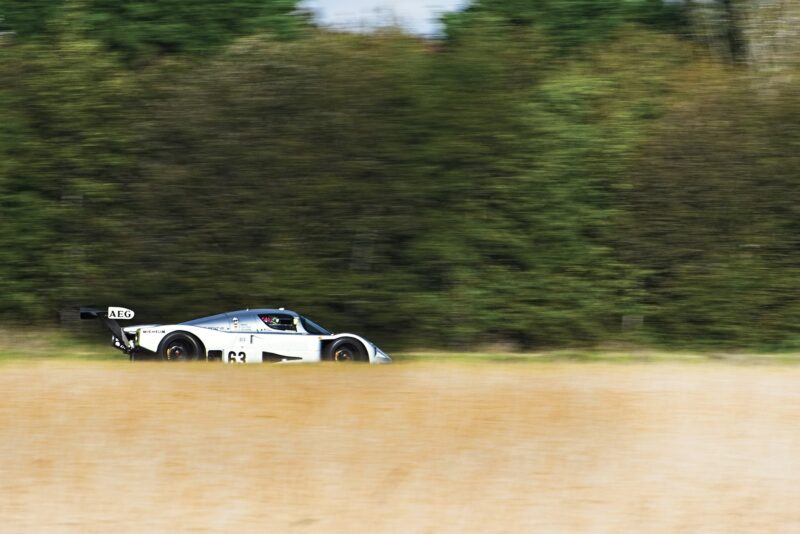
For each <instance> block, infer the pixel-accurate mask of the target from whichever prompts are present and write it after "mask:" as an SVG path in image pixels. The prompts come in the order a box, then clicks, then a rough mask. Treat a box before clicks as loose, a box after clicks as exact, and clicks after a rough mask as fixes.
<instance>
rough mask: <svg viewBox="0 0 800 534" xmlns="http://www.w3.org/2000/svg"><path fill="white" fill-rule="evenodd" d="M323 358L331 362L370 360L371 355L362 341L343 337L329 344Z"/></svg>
mask: <svg viewBox="0 0 800 534" xmlns="http://www.w3.org/2000/svg"><path fill="white" fill-rule="evenodd" d="M323 359H324V360H327V361H331V362H368V361H369V355H368V354H367V349H366V348H365V347H364V345H363V344H361V342H360V341H358V340H357V339H353V338H350V337H343V338H342V339H337V340H336V341H334V342H333V343H331V344H330V345H328V347H327V349H326V350H325V354H324V355H323Z"/></svg>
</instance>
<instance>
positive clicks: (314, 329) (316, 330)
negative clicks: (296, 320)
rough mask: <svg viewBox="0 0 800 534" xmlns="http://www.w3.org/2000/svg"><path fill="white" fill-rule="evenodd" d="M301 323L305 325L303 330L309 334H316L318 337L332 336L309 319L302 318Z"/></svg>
mask: <svg viewBox="0 0 800 534" xmlns="http://www.w3.org/2000/svg"><path fill="white" fill-rule="evenodd" d="M300 322H301V323H303V328H305V329H306V332H308V333H309V334H316V335H318V336H329V335H331V332H328V331H327V330H326V329H324V328H322V327H321V326H320V325H318V324H317V323H315V322H314V321H312V320H311V319H309V318H308V317H300Z"/></svg>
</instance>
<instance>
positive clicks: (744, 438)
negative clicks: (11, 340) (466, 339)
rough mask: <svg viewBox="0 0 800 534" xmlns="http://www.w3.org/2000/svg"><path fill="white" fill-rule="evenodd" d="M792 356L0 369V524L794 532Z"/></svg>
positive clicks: (798, 467) (106, 528)
mask: <svg viewBox="0 0 800 534" xmlns="http://www.w3.org/2000/svg"><path fill="white" fill-rule="evenodd" d="M798 383H800V368H796V367H790V366H754V365H744V366H742V365H733V364H730V363H724V364H720V363H716V364H714V363H706V364H674V363H673V364H663V363H659V364H608V363H591V364H587V363H583V364H576V363H551V364H529V365H503V364H489V363H480V364H474V365H467V364H459V363H449V364H419V363H410V364H401V365H393V366H386V367H379V368H373V367H366V366H329V365H316V366H296V367H289V366H283V367H275V366H248V367H224V366H218V365H185V366H167V365H156V364H136V365H129V364H127V363H102V362H52V361H50V362H40V363H33V364H24V363H6V364H4V365H2V366H0V391H2V395H3V397H2V401H0V473H2V476H0V518H2V521H0V530H2V531H3V532H32V531H36V532H41V531H45V532H46V531H55V532H59V531H75V532H77V531H80V532H146V531H151V532H152V531H161V532H171V531H191V532H205V531H228V532H267V531H272V532H287V531H288V532H345V531H347V532H534V531H538V532H542V531H550V532H555V531H558V532H562V531H581V532H587V531H588V532H594V531H597V532H619V531H645V530H646V531H665V532H667V531H698V530H701V531H704V532H731V531H750V532H772V531H798V530H800V507H798V506H797V503H798V502H800V426H798V425H797V421H798V420H800V388H798Z"/></svg>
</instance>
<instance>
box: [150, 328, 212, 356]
mask: <svg viewBox="0 0 800 534" xmlns="http://www.w3.org/2000/svg"><path fill="white" fill-rule="evenodd" d="M158 356H159V358H160V359H161V360H164V361H169V362H192V361H205V360H206V350H205V347H203V344H202V343H201V342H200V340H199V339H197V338H196V337H195V336H193V335H192V334H189V333H187V332H173V333H171V334H169V335H168V336H167V337H165V338H164V339H163V340H161V344H160V345H159V346H158Z"/></svg>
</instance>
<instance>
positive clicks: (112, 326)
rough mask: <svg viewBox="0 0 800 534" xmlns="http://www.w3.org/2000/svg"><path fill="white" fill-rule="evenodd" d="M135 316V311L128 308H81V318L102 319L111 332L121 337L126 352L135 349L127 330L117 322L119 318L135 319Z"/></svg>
mask: <svg viewBox="0 0 800 534" xmlns="http://www.w3.org/2000/svg"><path fill="white" fill-rule="evenodd" d="M133 316H134V313H133V312H132V311H131V310H129V309H127V308H117V307H113V306H109V307H108V308H105V309H104V308H95V307H83V308H81V319H100V321H101V322H102V323H103V325H105V327H106V328H108V329H109V330H111V333H112V334H114V336H115V337H116V338H117V339H119V341H120V342H121V343H122V346H123V347H124V348H125V352H130V351H131V350H133V347H132V346H131V342H130V340H129V339H128V336H126V335H125V331H124V330H123V329H122V327H121V326H120V325H119V323H118V322H117V319H133Z"/></svg>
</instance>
